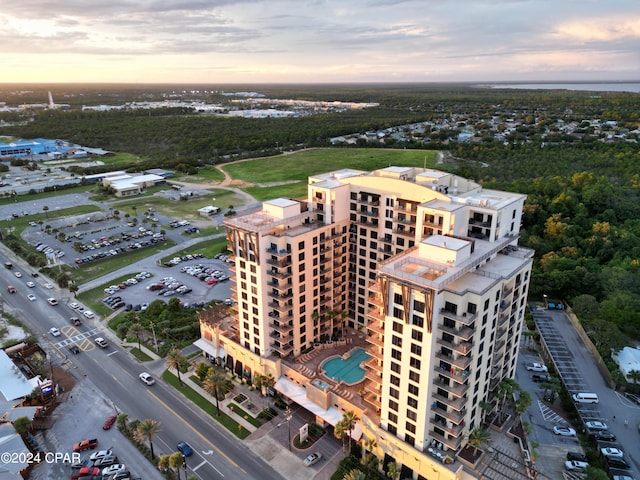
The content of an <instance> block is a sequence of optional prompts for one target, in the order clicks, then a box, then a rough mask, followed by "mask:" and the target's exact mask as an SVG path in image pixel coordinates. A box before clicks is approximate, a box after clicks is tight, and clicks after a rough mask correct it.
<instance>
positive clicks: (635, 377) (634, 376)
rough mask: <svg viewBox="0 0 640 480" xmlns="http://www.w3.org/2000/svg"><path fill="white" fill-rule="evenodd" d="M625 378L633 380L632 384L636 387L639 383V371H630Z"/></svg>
mask: <svg viewBox="0 0 640 480" xmlns="http://www.w3.org/2000/svg"><path fill="white" fill-rule="evenodd" d="M627 378H630V379H631V380H633V384H634V385H637V384H638V382H639V381H640V370H631V371H630V372H629V373H627Z"/></svg>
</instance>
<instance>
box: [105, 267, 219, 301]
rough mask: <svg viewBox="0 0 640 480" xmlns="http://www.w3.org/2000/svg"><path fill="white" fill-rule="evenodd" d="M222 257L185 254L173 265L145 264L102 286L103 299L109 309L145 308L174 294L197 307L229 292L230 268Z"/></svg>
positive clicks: (166, 299)
mask: <svg viewBox="0 0 640 480" xmlns="http://www.w3.org/2000/svg"><path fill="white" fill-rule="evenodd" d="M225 258H226V257H219V258H214V259H210V260H209V259H204V258H202V256H200V255H185V256H184V260H183V259H182V258H180V261H179V262H178V261H175V259H174V265H172V266H170V267H167V266H158V265H157V264H156V265H145V266H144V267H143V268H145V269H148V270H144V271H141V272H139V273H138V274H137V275H132V277H131V278H130V279H128V280H126V281H124V282H121V283H118V284H112V285H108V286H106V287H105V288H104V295H105V297H104V300H103V301H104V303H105V305H107V306H108V307H109V308H111V309H112V310H118V309H123V310H125V311H131V310H133V311H140V310H145V309H146V308H147V307H148V305H149V304H150V303H151V302H153V301H154V300H163V301H168V300H169V299H170V298H172V297H174V296H175V297H177V298H179V299H180V302H182V303H183V305H184V307H185V308H200V307H203V306H204V305H205V304H206V303H208V302H210V301H211V300H223V301H224V300H227V299H229V298H230V296H231V285H230V282H229V277H230V271H229V263H228V262H227V261H226V260H225Z"/></svg>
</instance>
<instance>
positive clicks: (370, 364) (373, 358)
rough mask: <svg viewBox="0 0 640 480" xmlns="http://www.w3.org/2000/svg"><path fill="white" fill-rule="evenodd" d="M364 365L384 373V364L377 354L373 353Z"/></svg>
mask: <svg viewBox="0 0 640 480" xmlns="http://www.w3.org/2000/svg"><path fill="white" fill-rule="evenodd" d="M368 353H371V352H368ZM364 366H365V367H366V368H368V369H371V371H374V372H377V373H378V374H380V375H382V365H380V364H379V361H378V358H377V357H376V355H375V354H373V355H372V356H371V358H370V359H368V360H366V361H365V362H364Z"/></svg>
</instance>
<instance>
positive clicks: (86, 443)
mask: <svg viewBox="0 0 640 480" xmlns="http://www.w3.org/2000/svg"><path fill="white" fill-rule="evenodd" d="M97 446H98V439H97V438H92V439H90V440H89V439H85V440H80V441H79V442H78V443H76V444H75V445H74V446H73V451H74V452H82V451H84V450H89V449H90V448H91V449H93V448H96V447H97Z"/></svg>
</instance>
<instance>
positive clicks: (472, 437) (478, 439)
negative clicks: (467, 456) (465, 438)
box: [469, 428, 491, 456]
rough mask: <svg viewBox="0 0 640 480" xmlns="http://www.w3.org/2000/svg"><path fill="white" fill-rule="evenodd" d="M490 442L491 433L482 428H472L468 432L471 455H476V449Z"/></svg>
mask: <svg viewBox="0 0 640 480" xmlns="http://www.w3.org/2000/svg"><path fill="white" fill-rule="evenodd" d="M490 441H491V433H489V431H488V430H485V429H484V428H474V429H473V430H471V431H470V432H469V445H471V446H472V447H473V455H474V456H475V455H477V454H478V449H481V448H482V447H484V446H485V445H488V444H489V442H490Z"/></svg>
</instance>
